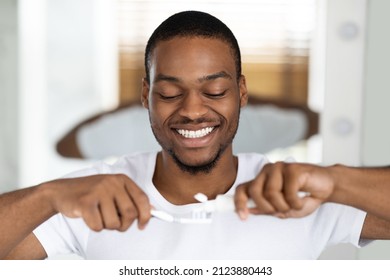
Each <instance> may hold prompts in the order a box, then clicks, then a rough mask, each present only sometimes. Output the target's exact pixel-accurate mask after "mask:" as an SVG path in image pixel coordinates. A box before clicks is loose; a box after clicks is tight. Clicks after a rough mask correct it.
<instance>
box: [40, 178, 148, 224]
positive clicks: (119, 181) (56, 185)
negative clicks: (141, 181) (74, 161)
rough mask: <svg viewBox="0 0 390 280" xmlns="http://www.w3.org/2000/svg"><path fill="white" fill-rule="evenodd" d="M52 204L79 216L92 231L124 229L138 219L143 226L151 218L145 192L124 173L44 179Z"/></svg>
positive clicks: (60, 209)
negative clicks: (49, 180)
mask: <svg viewBox="0 0 390 280" xmlns="http://www.w3.org/2000/svg"><path fill="white" fill-rule="evenodd" d="M42 187H47V190H48V191H47V194H48V195H49V199H50V201H52V207H53V209H54V210H55V211H56V212H60V213H62V214H64V215H65V216H67V217H69V218H77V217H81V218H83V219H84V221H85V223H86V224H87V225H88V227H90V228H91V229H92V230H94V231H100V230H102V229H112V230H119V231H125V230H127V229H128V228H129V227H130V226H131V225H132V223H133V222H134V221H135V220H136V219H138V227H139V228H140V229H143V228H144V227H145V226H146V224H147V222H148V221H149V219H150V210H151V205H150V204H149V199H148V197H147V196H146V194H145V193H144V192H143V191H142V190H141V189H140V188H139V187H138V186H137V185H136V184H135V183H134V182H133V181H132V180H131V179H129V178H128V177H127V176H126V175H123V174H113V175H93V176H88V177H81V178H72V179H60V180H55V181H51V182H47V183H44V184H43V185H42Z"/></svg>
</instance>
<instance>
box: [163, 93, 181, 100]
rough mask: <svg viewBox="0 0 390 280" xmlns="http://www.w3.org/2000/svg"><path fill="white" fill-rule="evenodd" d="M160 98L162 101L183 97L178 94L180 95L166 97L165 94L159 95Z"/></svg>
mask: <svg viewBox="0 0 390 280" xmlns="http://www.w3.org/2000/svg"><path fill="white" fill-rule="evenodd" d="M158 96H159V97H160V98H161V99H162V100H175V99H177V98H179V97H180V96H181V94H178V95H164V94H161V93H159V94H158Z"/></svg>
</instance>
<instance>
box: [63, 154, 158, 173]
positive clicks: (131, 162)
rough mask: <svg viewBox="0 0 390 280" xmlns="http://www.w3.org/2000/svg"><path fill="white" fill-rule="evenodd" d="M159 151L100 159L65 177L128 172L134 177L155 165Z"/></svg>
mask: <svg viewBox="0 0 390 280" xmlns="http://www.w3.org/2000/svg"><path fill="white" fill-rule="evenodd" d="M156 156H157V152H143V153H132V154H128V155H124V156H121V157H119V158H118V159H117V160H116V161H115V162H109V161H98V162H96V163H94V164H93V165H92V166H90V167H88V168H85V169H81V170H78V171H75V172H72V173H70V174H68V175H66V176H64V177H65V178H74V177H83V176H90V175H96V174H118V173H121V174H126V175H128V176H130V177H134V176H135V175H137V174H140V173H145V172H147V170H150V169H153V170H154V167H155V161H156Z"/></svg>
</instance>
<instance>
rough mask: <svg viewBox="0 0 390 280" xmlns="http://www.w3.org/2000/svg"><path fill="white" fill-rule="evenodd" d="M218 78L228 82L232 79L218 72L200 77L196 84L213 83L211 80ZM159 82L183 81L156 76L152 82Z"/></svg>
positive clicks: (222, 72)
mask: <svg viewBox="0 0 390 280" xmlns="http://www.w3.org/2000/svg"><path fill="white" fill-rule="evenodd" d="M219 78H224V79H228V80H232V79H233V78H232V76H231V75H229V74H228V73H227V72H225V71H220V72H217V73H214V74H210V75H206V76H203V77H200V78H199V79H198V82H200V83H201V82H205V81H213V80H216V79H219ZM161 81H167V82H173V83H180V82H182V81H183V80H182V79H180V78H178V77H174V76H169V75H164V74H158V75H157V76H156V79H155V80H154V82H155V83H157V82H161Z"/></svg>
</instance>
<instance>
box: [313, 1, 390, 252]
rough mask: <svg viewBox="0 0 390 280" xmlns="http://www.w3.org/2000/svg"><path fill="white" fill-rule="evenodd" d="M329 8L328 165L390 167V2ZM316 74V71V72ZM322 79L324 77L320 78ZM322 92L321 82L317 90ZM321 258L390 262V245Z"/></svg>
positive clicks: (325, 142) (348, 3)
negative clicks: (389, 74) (389, 27)
mask: <svg viewBox="0 0 390 280" xmlns="http://www.w3.org/2000/svg"><path fill="white" fill-rule="evenodd" d="M320 2H321V3H323V4H325V6H326V14H327V15H326V33H324V34H325V39H324V40H323V41H324V43H325V45H324V52H323V55H324V56H323V57H321V56H320V58H323V59H322V60H320V61H322V62H323V67H324V69H325V72H324V76H323V88H324V104H323V112H322V118H321V135H322V139H323V162H324V164H333V163H337V162H338V163H343V164H348V165H357V166H361V165H389V162H390V147H389V143H390V130H389V129H387V126H388V125H387V124H386V122H387V120H388V119H390V112H389V110H388V105H389V104H390V95H389V93H390V92H389V89H390V86H389V82H388V70H387V66H388V65H389V63H390V59H389V58H390V54H389V50H390V40H389V36H388V35H387V33H388V32H387V27H386V26H389V24H390V17H389V16H388V14H387V13H386V11H388V10H389V8H390V2H389V1H386V0H373V1H367V0H343V1H339V0H320ZM312 74H313V75H316V72H313V73H312ZM318 80H320V81H321V79H318ZM318 88H321V87H320V86H319V85H318V84H317V85H316V87H315V89H318ZM322 258H325V259H328V258H337V259H343V258H345V259H355V258H357V259H390V242H389V241H375V242H374V243H373V244H371V245H370V246H367V247H366V248H363V249H359V250H356V249H354V248H352V247H350V246H336V247H334V248H331V249H330V250H328V251H327V252H325V253H324V254H323V255H322Z"/></svg>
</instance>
